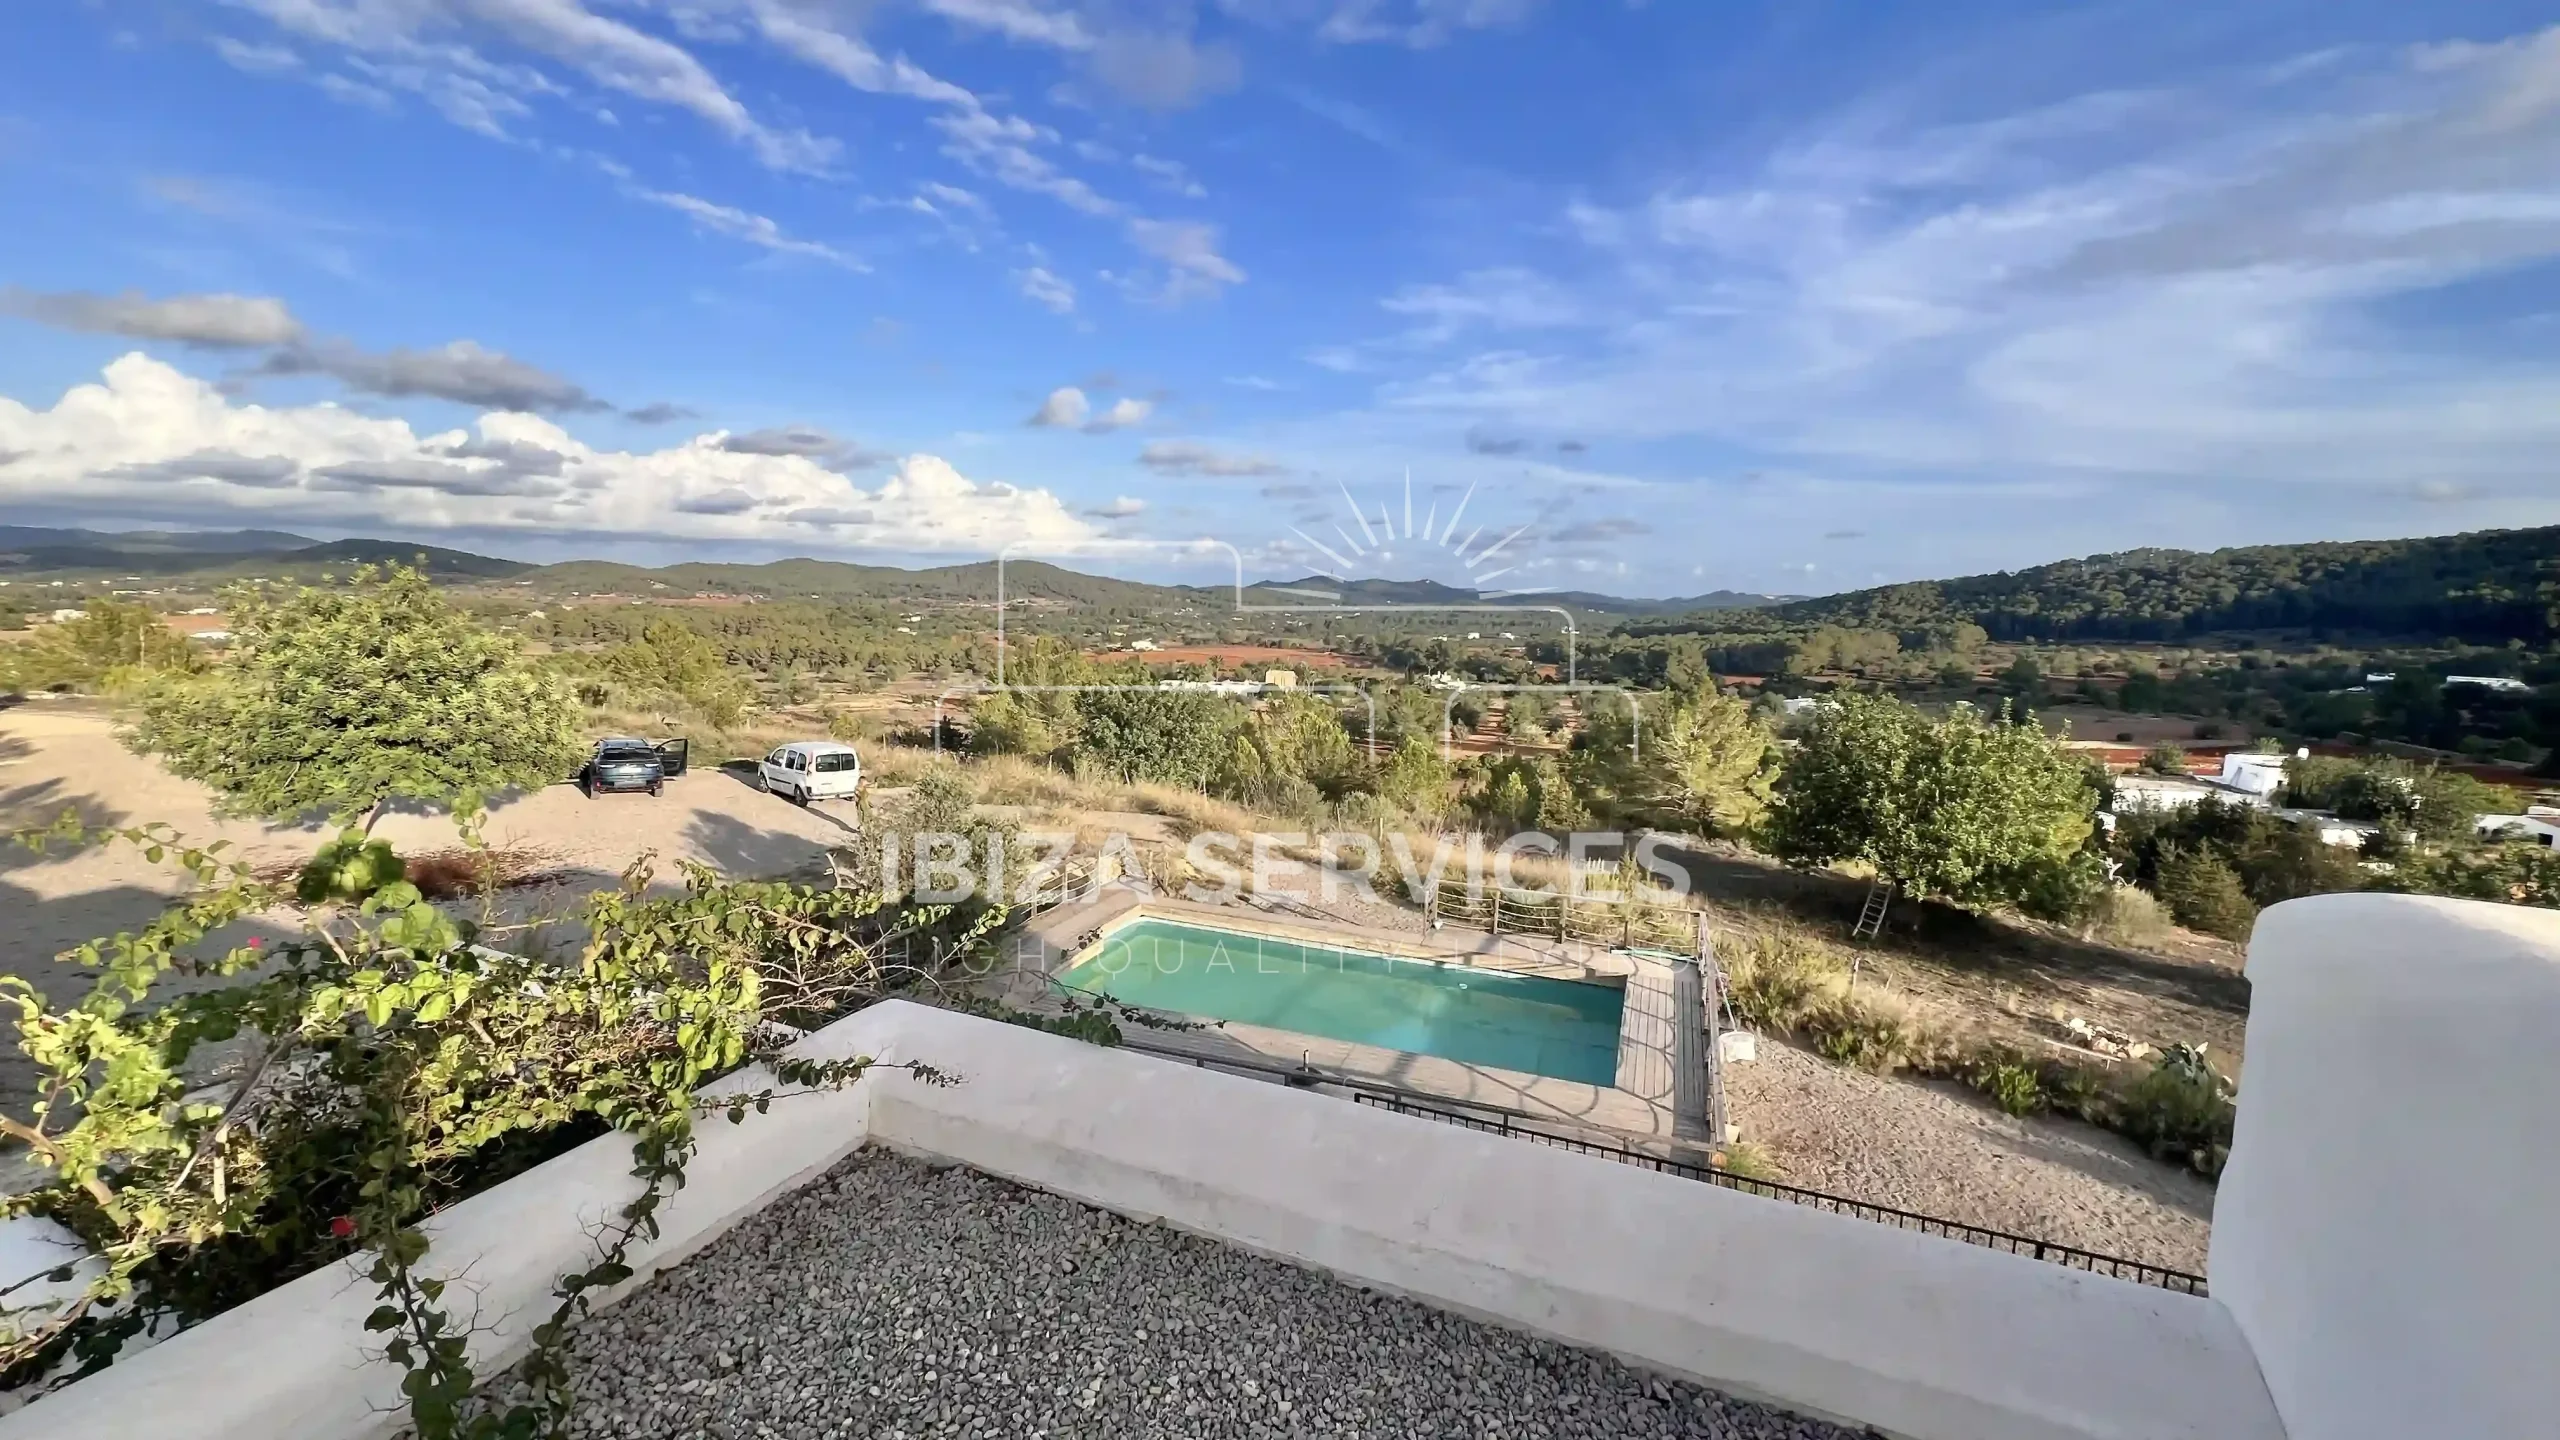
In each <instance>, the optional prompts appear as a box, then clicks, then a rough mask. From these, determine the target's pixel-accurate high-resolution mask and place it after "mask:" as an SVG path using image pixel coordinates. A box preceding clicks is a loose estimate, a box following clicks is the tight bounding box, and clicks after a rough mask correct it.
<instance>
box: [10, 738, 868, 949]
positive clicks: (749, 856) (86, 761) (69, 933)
mask: <svg viewBox="0 0 2560 1440" xmlns="http://www.w3.org/2000/svg"><path fill="white" fill-rule="evenodd" d="M213 801H214V796H213V793H212V792H211V791H210V790H207V789H206V788H205V787H204V786H202V785H198V784H196V783H194V782H193V781H188V780H181V779H179V778H177V777H176V776H173V775H171V774H169V773H168V772H167V771H165V770H163V769H161V768H160V767H159V765H158V764H156V763H154V762H153V761H151V760H148V759H145V758H143V757H141V756H138V755H135V754H133V753H132V752H130V751H128V750H126V749H125V748H124V746H123V745H121V744H119V743H118V742H117V740H116V738H115V729H114V725H113V722H112V721H111V720H110V718H109V717H108V716H107V714H106V713H104V712H103V711H102V710H100V709H99V708H97V707H95V706H92V705H86V704H80V703H76V702H42V701H37V702H29V703H25V704H20V705H16V706H13V707H11V708H8V709H6V710H0V829H6V830H9V831H16V830H20V829H24V828H28V827H31V826H41V825H46V824H49V823H51V822H52V821H53V820H54V819H55V817H57V816H59V815H60V814H61V813H62V811H63V810H64V809H65V808H66V807H68V808H71V809H75V810H77V811H78V812H79V813H80V815H81V817H82V819H83V820H85V821H87V822H88V823H90V824H92V825H141V824H145V823H149V822H153V821H161V822H166V823H167V824H169V825H172V826H174V827H176V829H177V830H178V831H179V833H180V834H181V835H183V836H184V837H185V838H186V839H187V840H188V841H189V842H190V843H203V842H206V841H211V840H217V839H220V840H228V841H230V842H231V846H232V849H231V851H230V853H231V854H233V855H236V856H238V857H240V858H242V859H246V860H248V861H249V862H250V863H252V864H255V865H259V866H262V867H264V866H274V865H281V864H289V863H298V862H299V861H301V860H302V859H303V858H305V857H307V856H308V855H310V853H311V852H312V851H313V850H314V849H316V848H318V846H319V845H320V844H321V842H322V841H324V840H325V839H327V838H328V835H329V833H330V832H329V830H328V829H327V827H325V826H322V825H319V824H316V823H315V824H310V825H301V826H292V825H268V824H264V823H261V822H258V821H254V820H239V819H223V818H219V817H217V816H216V815H215V814H214V807H213ZM853 824H854V819H853V809H852V806H851V805H850V804H849V803H841V802H840V803H837V804H834V805H828V806H820V807H817V808H813V809H807V810H804V809H801V808H799V807H797V806H794V805H792V804H790V803H788V802H786V801H784V800H781V799H778V798H776V797H774V796H771V795H767V794H765V793H764V792H763V791H762V790H760V789H757V788H756V787H755V785H754V783H753V779H752V777H751V776H750V775H748V774H746V773H743V772H741V771H724V770H718V769H697V770H695V771H693V772H692V773H691V774H689V775H686V776H685V777H683V778H682V779H679V780H676V781H673V782H670V783H669V784H668V786H667V788H666V793H665V794H664V795H663V796H661V797H658V798H654V799H653V798H651V797H649V796H646V795H608V796H600V797H598V798H596V799H594V800H589V799H587V798H586V797H585V796H583V795H581V794H580V793H579V792H578V791H577V789H576V788H575V787H574V786H570V785H566V784H562V785H554V786H550V787H548V788H545V789H542V790H538V791H533V792H531V793H527V794H519V795H510V796H506V797H503V798H502V799H501V800H500V801H499V803H497V804H496V805H494V806H493V807H492V808H491V810H490V812H489V818H488V824H487V830H486V833H487V835H488V839H489V843H490V844H492V845H493V846H498V847H501V848H505V849H508V850H513V851H518V852H522V853H524V854H525V855H527V856H530V857H533V858H535V859H536V860H537V861H538V863H539V865H540V867H541V869H542V870H543V872H544V873H545V874H546V875H548V876H550V877H551V880H550V883H549V884H546V885H545V886H543V887H541V888H542V889H543V890H544V891H546V892H548V893H549V895H550V896H551V897H553V898H554V899H557V900H562V901H569V900H574V897H575V896H576V895H577V894H580V893H583V892H585V891H588V890H592V889H595V888H598V887H600V886H603V885H608V884H611V883H613V881H614V880H615V878H616V877H618V876H619V875H620V874H621V873H622V872H623V870H624V869H625V868H626V867H628V866H629V865H630V864H631V862H633V861H634V860H636V859H638V858H640V857H641V856H642V855H644V854H654V855H655V856H656V857H657V864H658V868H659V873H660V877H661V878H662V879H666V880H673V879H675V878H676V865H677V863H678V862H679V861H685V860H696V861H700V862H702V863H704V864H707V865H710V866H713V867H715V868H717V869H719V870H721V871H724V872H726V873H729V874H733V875H742V876H763V875H777V874H782V873H786V872H790V871H794V870H798V869H801V868H803V867H805V866H808V865H810V864H812V863H814V862H816V861H817V859H818V857H819V855H820V852H821V851H822V850H823V849H824V847H826V846H827V845H829V844H842V843H844V842H845V841H846V840H847V839H848V838H849V837H850V836H851V835H852V834H853V833H854V831H853ZM375 833H376V834H377V835H379V836H381V837H382V838H384V839H386V840H389V841H390V842H391V843H392V845H393V846H394V847H395V848H397V849H398V850H399V851H400V852H401V853H402V854H404V855H412V856H414V855H424V854H431V853H434V852H436V851H441V850H450V849H453V848H456V847H457V846H458V844H459V839H458V837H457V836H456V834H455V831H454V828H453V825H452V822H451V821H450V820H449V819H447V818H445V817H443V816H441V815H432V814H424V813H402V814H392V815H387V816H385V817H384V818H383V819H382V821H381V822H380V824H379V825H377V826H376V827H375ZM181 878H182V877H180V876H178V875H177V874H175V873H174V872H172V871H170V870H168V869H166V868H165V867H160V866H154V865H151V864H149V863H148V862H146V861H145V860H144V859H143V858H142V857H141V856H140V855H139V854H137V853H135V852H134V851H133V850H132V849H130V848H129V847H114V848H109V849H93V850H86V851H79V852H72V853H54V854H48V855H31V854H29V853H28V852H27V851H25V850H24V849H21V848H19V847H17V846H14V845H13V846H8V847H6V849H5V850H0V915H5V916H6V917H7V919H8V923H7V924H6V925H4V926H0V974H15V975H25V976H28V977H29V978H33V977H34V976H35V975H36V974H38V973H40V972H41V971H42V970H43V969H44V968H45V967H47V966H48V965H49V964H50V963H51V961H52V959H53V957H54V956H55V955H56V954H57V953H59V952H60V951H62V950H63V949H64V948H66V947H68V946H71V945H75V944H77V943H79V942H80V941H82V940H86V939H89V938H91V937H93V936H97V935H104V934H112V933H114V932H115V931H117V930H120V929H127V928H131V927H133V926H136V925H139V924H142V923H144V922H145V921H148V920H149V919H150V918H151V916H152V915H153V914H154V913H155V912H156V911H157V910H158V908H159V907H160V906H161V905H162V904H163V903H164V902H165V901H166V899H167V898H168V897H169V896H171V895H173V894H175V893H176V892H177V890H178V889H179V887H180V883H181Z"/></svg>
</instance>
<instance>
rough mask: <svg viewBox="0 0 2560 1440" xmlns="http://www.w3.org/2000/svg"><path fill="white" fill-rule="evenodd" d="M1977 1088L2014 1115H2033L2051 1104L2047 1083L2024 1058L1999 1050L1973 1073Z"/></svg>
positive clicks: (1987, 1057) (1986, 1058) (1995, 1103)
mask: <svg viewBox="0 0 2560 1440" xmlns="http://www.w3.org/2000/svg"><path fill="white" fill-rule="evenodd" d="M1973 1086H1974V1088H1975V1089H1977V1090H1980V1091H1981V1092H1982V1093H1983V1094H1985V1095H1988V1096H1990V1097H1991V1103H1992V1104H1994V1105H1997V1106H1999V1107H2000V1109H2001V1110H2002V1112H2004V1113H2006V1114H2010V1115H2021V1116H2024V1115H2033V1114H2035V1113H2036V1112H2038V1111H2040V1110H2043V1109H2045V1108H2046V1106H2047V1105H2048V1104H2049V1103H2050V1101H2049V1100H2048V1098H2047V1096H2046V1095H2045V1093H2044V1080H2043V1078H2042V1077H2041V1076H2039V1075H2038V1074H2037V1073H2036V1069H2035V1067H2034V1066H2032V1065H2030V1064H2028V1063H2027V1062H2026V1059H2025V1058H2024V1057H2023V1056H2020V1055H2016V1054H2014V1053H2010V1052H2005V1051H1995V1052H1993V1053H1992V1054H1990V1055H1988V1056H1985V1057H1984V1058H1983V1061H1982V1063H1981V1064H1980V1066H1978V1067H1977V1068H1976V1069H1975V1070H1974V1073H1973Z"/></svg>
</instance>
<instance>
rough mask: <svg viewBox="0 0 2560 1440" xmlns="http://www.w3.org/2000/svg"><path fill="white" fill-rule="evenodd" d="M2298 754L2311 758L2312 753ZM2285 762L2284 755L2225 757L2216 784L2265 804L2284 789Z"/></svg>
mask: <svg viewBox="0 0 2560 1440" xmlns="http://www.w3.org/2000/svg"><path fill="white" fill-rule="evenodd" d="M2295 753H2296V754H2297V755H2300V756H2308V755H2309V754H2310V753H2311V752H2310V751H2308V750H2300V751H2296V752H2295ZM2284 762H2285V757H2284V756H2282V755H2250V754H2244V753H2241V752H2239V751H2234V752H2232V753H2231V754H2228V755H2225V756H2223V757H2222V774H2221V775H2219V776H2218V777H2216V779H2215V783H2216V784H2218V785H2221V786H2224V787H2225V788H2227V789H2232V790H2237V791H2239V792H2240V793H2242V794H2244V795H2251V796H2255V797H2257V798H2258V799H2260V800H2264V799H2265V798H2266V797H2268V796H2270V795H2273V794H2274V793H2276V792H2277V791H2279V790H2281V789H2283V788H2284Z"/></svg>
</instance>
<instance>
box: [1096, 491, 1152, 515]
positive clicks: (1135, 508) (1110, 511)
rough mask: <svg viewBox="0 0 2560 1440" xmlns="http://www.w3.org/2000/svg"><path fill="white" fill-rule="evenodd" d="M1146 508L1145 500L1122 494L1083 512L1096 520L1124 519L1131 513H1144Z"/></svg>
mask: <svg viewBox="0 0 2560 1440" xmlns="http://www.w3.org/2000/svg"><path fill="white" fill-rule="evenodd" d="M1146 509H1147V502H1146V501H1144V500H1140V499H1137V498H1136V497H1134V496H1129V495H1122V496H1119V497H1117V498H1115V499H1113V500H1112V501H1111V502H1110V503H1109V504H1107V505H1096V506H1093V507H1092V508H1090V509H1088V510H1086V511H1085V512H1084V513H1086V514H1087V515H1091V516H1093V517H1094V518H1095V519H1097V520H1126V519H1128V518H1129V517H1130V516H1132V515H1143V514H1145V513H1146Z"/></svg>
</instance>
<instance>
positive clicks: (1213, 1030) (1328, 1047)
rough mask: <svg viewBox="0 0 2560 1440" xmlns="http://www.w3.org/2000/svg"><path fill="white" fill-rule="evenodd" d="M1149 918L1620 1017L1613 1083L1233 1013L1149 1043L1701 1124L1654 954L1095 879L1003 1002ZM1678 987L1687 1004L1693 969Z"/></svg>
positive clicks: (1602, 1122)
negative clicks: (1484, 978)
mask: <svg viewBox="0 0 2560 1440" xmlns="http://www.w3.org/2000/svg"><path fill="white" fill-rule="evenodd" d="M1145 920H1170V921H1174V922H1176V923H1182V924H1198V925H1201V926H1204V927H1207V928H1212V929H1219V930H1227V931H1231V932H1235V933H1238V934H1246V935H1260V936H1267V937H1270V938H1273V939H1285V940H1295V941H1300V942H1306V943H1314V944H1321V945H1330V946H1334V947H1336V948H1341V949H1354V950H1359V951H1362V952H1365V953H1372V954H1382V955H1386V956H1389V957H1391V958H1401V959H1413V960H1427V961H1431V962H1434V963H1438V964H1458V965H1471V966H1477V967H1480V968H1483V969H1488V970H1500V971H1503V972H1506V973H1510V974H1519V975H1531V976H1538V977H1541V978H1547V979H1557V980H1567V981H1573V982H1577V983H1584V984H1597V985H1609V986H1614V987H1617V988H1621V989H1623V990H1624V991H1625V992H1626V999H1625V1004H1624V1007H1623V1008H1622V1010H1621V1012H1620V1017H1619V1021H1618V1068H1617V1075H1616V1077H1615V1082H1614V1083H1613V1084H1610V1085H1593V1084H1588V1083H1585V1082H1582V1081H1576V1080H1562V1079H1558V1078H1556V1077H1554V1076H1550V1075H1538V1074H1532V1073H1530V1072H1527V1071H1521V1070H1505V1069H1502V1068H1500V1067H1497V1066H1491V1065H1471V1064H1467V1063H1465V1062H1463V1061H1457V1060H1450V1059H1446V1058H1443V1057H1441V1056H1437V1055H1423V1054H1417V1053H1414V1052H1411V1051H1404V1050H1389V1049H1385V1048H1382V1047H1380V1046H1375V1045H1362V1044H1357V1043H1355V1042H1352V1041H1347V1040H1333V1039H1328V1038H1326V1037H1323V1036H1318V1035H1306V1034H1301V1033H1299V1032H1297V1031H1294V1030H1277V1029H1273V1028H1270V1027H1268V1026H1261V1025H1251V1024H1246V1023H1244V1022H1241V1021H1213V1022H1210V1023H1209V1024H1208V1025H1207V1026H1206V1027H1205V1028H1203V1029H1200V1030H1168V1031H1162V1032H1157V1033H1155V1034H1153V1035H1151V1036H1150V1042H1151V1043H1152V1044H1153V1045H1155V1046H1156V1047H1158V1048H1162V1049H1176V1050H1181V1051H1183V1052H1185V1053H1187V1054H1190V1055H1193V1056H1196V1057H1198V1058H1201V1059H1206V1060H1215V1059H1217V1058H1219V1057H1221V1056H1227V1057H1241V1058H1257V1059H1265V1060H1276V1061H1281V1062H1284V1063H1296V1062H1303V1063H1305V1064H1309V1065H1313V1066H1315V1067H1317V1068H1318V1069H1322V1070H1327V1071H1331V1072H1334V1073H1337V1074H1342V1075H1347V1076H1353V1077H1357V1078H1361V1079H1367V1080H1374V1081H1378V1082H1380V1083H1385V1084H1392V1085H1397V1086H1402V1087H1404V1088H1406V1089H1412V1090H1420V1091H1423V1092H1425V1093H1428V1094H1433V1095H1439V1096H1444V1097H1446V1098H1449V1099H1453V1100H1466V1101H1472V1102H1474V1103H1477V1104H1487V1105H1498V1106H1501V1107H1503V1108H1506V1109H1513V1110H1520V1111H1525V1112H1526V1113H1529V1114H1532V1115H1537V1116H1540V1117H1541V1118H1546V1119H1552V1120H1556V1121H1560V1122H1563V1123H1566V1124H1577V1125H1587V1126H1592V1127H1595V1128H1600V1129H1606V1130H1611V1131H1616V1132H1619V1133H1623V1134H1632V1135H1643V1136H1655V1137H1660V1138H1665V1139H1669V1138H1675V1137H1676V1138H1683V1139H1698V1138H1703V1137H1704V1136H1705V1134H1706V1125H1705V1113H1704V1103H1703V1095H1704V1085H1703V1082H1702V1081H1701V1082H1700V1083H1694V1084H1686V1085H1684V1084H1682V1083H1681V1078H1682V1076H1683V1074H1684V1068H1683V1067H1684V1064H1687V1068H1690V1069H1694V1068H1696V1066H1695V1064H1693V1063H1688V1061H1684V1055H1686V1056H1688V1057H1689V1060H1690V1061H1693V1060H1694V1059H1695V1052H1696V1050H1697V1046H1696V1045H1695V1044H1694V1043H1692V1037H1691V1036H1689V1035H1688V1034H1687V1033H1686V1027H1683V1026H1682V1025H1681V1024H1680V1022H1679V1012H1680V1006H1681V993H1680V992H1681V988H1682V984H1681V977H1680V976H1679V974H1678V973H1677V970H1678V968H1680V967H1675V966H1674V965H1673V964H1672V963H1671V962H1669V961H1667V960H1665V959H1663V958H1661V957H1659V956H1655V955H1646V954H1632V953H1627V952H1622V951H1609V950H1601V949H1599V948H1598V947H1595V946H1590V945H1584V944H1581V943H1579V942H1571V941H1568V942H1561V943H1560V942H1557V941H1552V940H1544V939H1538V938H1535V937H1528V936H1512V935H1499V936H1493V935H1485V934H1482V933H1480V932H1474V931H1436V932H1432V933H1431V934H1430V935H1429V936H1428V937H1427V938H1426V937H1423V936H1417V935H1415V934H1414V933H1412V932H1409V931H1394V930H1386V929H1382V928H1379V927H1375V926H1366V925H1355V924H1348V923H1332V922H1329V921H1327V922H1322V923H1319V922H1314V921H1309V920H1305V919H1299V918H1288V917H1281V916H1274V915H1271V914H1268V913H1266V912H1263V911H1259V910H1240V909H1236V908H1231V907H1227V906H1221V905H1208V904H1202V903H1200V902H1197V901H1191V900H1181V899H1176V898H1173V897H1170V896H1162V895H1154V894H1149V893H1147V892H1145V891H1143V890H1140V889H1138V888H1136V887H1134V886H1127V885H1113V886H1106V887H1103V888H1102V890H1101V891H1100V892H1098V893H1096V894H1095V895H1093V896H1092V897H1090V898H1089V899H1087V900H1084V901H1081V902H1077V903H1073V904H1068V905H1064V906H1061V907H1059V908H1058V909H1057V910H1054V911H1051V912H1049V913H1048V914H1045V915H1042V916H1040V917H1038V918H1037V919H1036V920H1035V921H1034V922H1033V923H1032V924H1031V925H1029V926H1026V927H1025V929H1024V931H1023V932H1022V936H1021V944H1020V945H1019V947H1018V952H1017V956H1016V961H1017V963H1016V965H1015V966H1014V969H1013V972H1012V975H1011V977H1010V978H1009V980H1008V982H1007V987H1006V991H1005V995H1004V998H1005V1000H1006V1002H1007V1003H1009V1004H1013V1005H1016V1006H1018V1007H1021V1008H1026V1009H1036V1008H1041V1007H1044V1006H1049V1007H1054V1006H1055V1005H1056V1003H1057V1002H1056V998H1055V996H1054V994H1053V993H1052V992H1051V990H1050V985H1049V981H1050V979H1051V977H1053V976H1055V975H1056V974H1057V973H1058V972H1059V971H1061V970H1064V969H1066V968H1068V967H1069V966H1071V965H1074V964H1076V963H1078V962H1079V961H1081V960H1082V959H1084V958H1085V956H1086V955H1087V954H1088V953H1089V952H1090V951H1092V950H1093V949H1095V948H1097V947H1098V946H1100V945H1101V944H1102V943H1103V942H1105V941H1107V940H1109V939H1110V937H1111V936H1112V935H1113V934H1115V933H1117V932H1118V931H1120V930H1123V929H1125V928H1127V927H1128V926H1131V925H1134V924H1137V923H1139V922H1141V921H1145ZM1444 937H1445V938H1444ZM1434 941H1437V942H1439V943H1433V942H1434ZM1692 976H1693V977H1694V969H1692ZM1688 988H1689V989H1690V990H1691V991H1692V1000H1693V1002H1694V991H1695V989H1696V985H1695V981H1694V978H1692V979H1691V981H1690V983H1689V986H1688ZM1192 1018H1204V1019H1205V1017H1192ZM1692 1112H1694V1113H1692Z"/></svg>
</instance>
